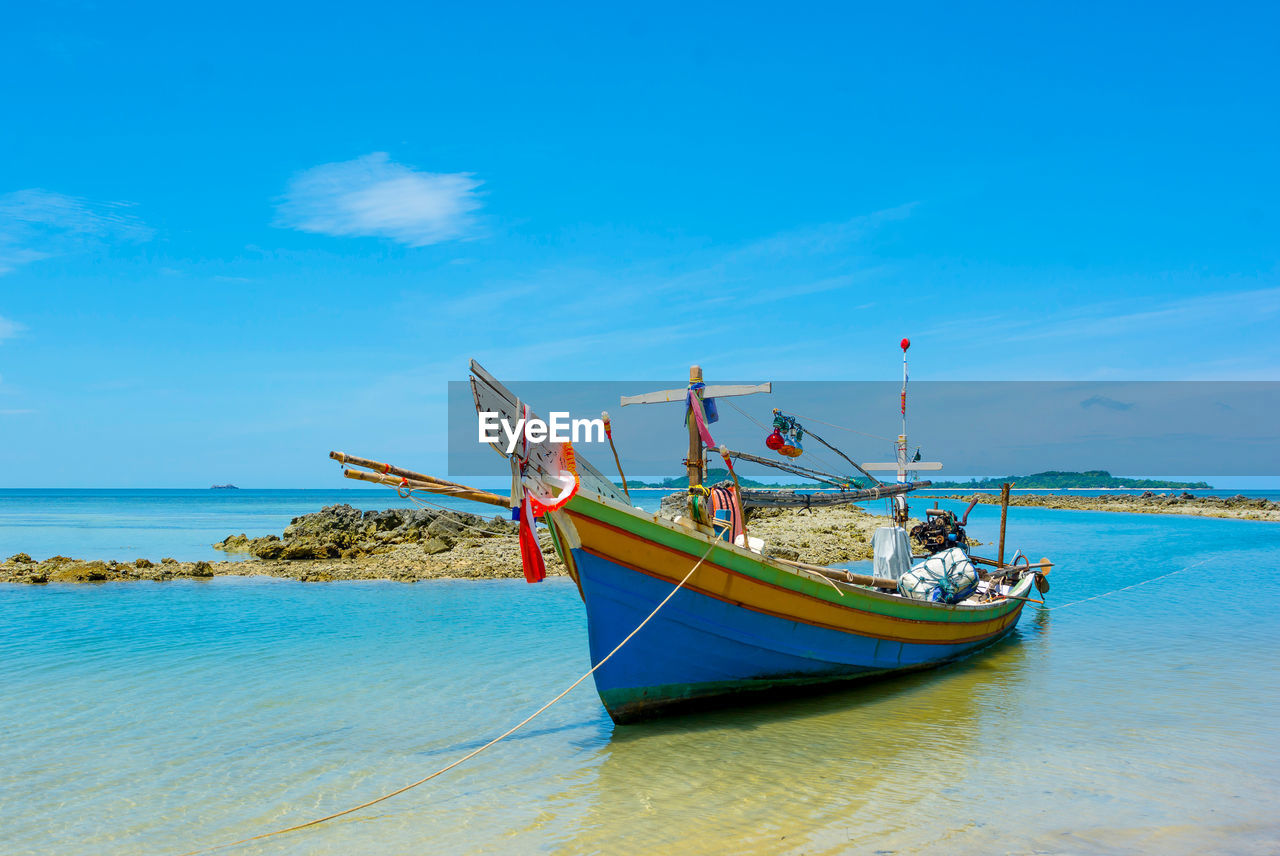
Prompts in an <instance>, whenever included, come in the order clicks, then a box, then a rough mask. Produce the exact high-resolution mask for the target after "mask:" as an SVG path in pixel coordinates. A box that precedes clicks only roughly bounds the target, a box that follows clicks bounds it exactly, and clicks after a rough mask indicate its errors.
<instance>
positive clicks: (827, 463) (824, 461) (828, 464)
mask: <svg viewBox="0 0 1280 856" xmlns="http://www.w3.org/2000/svg"><path fill="white" fill-rule="evenodd" d="M725 404H728V405H729V406H730V407H732V408H733V409H734V410H736V411H738V412H739V413H741V414H742V415H743V416H745V417H747V418H748V419H750V420H751V421H752V422H754V423H756V425H758V426H760V427H761V428H763V429H764V430H765V431H771V430H773V429H772V426H769V425H765V424H764V423H763V422H761V421H760V420H759V419H757V418H755V417H754V416H752V415H751V414H750V413H748V412H747V411H745V410H743V409H742V408H741V407H739V406H738V405H736V404H734V403H733V402H732V401H729V400H728V399H725ZM796 416H797V417H799V418H801V419H806V420H808V421H810V422H821V423H822V424H823V425H831V427H832V428H840V426H839V425H832V424H831V423H830V422H822V420H821V419H811V418H810V417H808V416H799V414H796ZM841 430H844V431H853V429H852V428H843V429H841ZM805 433H806V434H808V435H809V436H810V437H812V438H813V439H815V440H817V441H818V442H819V443H821V444H822V445H824V446H826V447H827V448H828V449H830V450H831V451H833V452H835V453H836V454H837V455H839V456H840V457H842V458H844V459H845V460H846V461H848V462H849V463H850V464H853V466H854V468H855V469H856V470H857V471H858V472H860V473H862V474H863V475H864V476H866V477H867V478H869V479H871V481H872V483H873V484H883V482H881V481H880V480H879V479H878V478H876V477H875V476H873V475H871V473H869V472H867V471H866V470H864V469H863V468H862V467H861V466H859V465H858V464H857V463H855V462H854V460H853V459H852V458H850V457H849V456H848V455H846V454H845V453H844V452H842V451H840V450H839V449H837V448H836V447H835V446H833V445H831V444H830V443H828V442H827V441H826V440H824V439H822V438H821V437H819V436H818V435H817V434H815V433H813V432H812V431H805ZM853 433H855V434H861V433H862V432H861V431H853ZM866 436H868V437H875V439H877V440H883V439H885V438H883V437H876V436H875V435H874V434H867V435H866ZM889 442H893V441H892V440H890V441H889ZM809 456H810V457H811V458H817V459H818V461H819V462H821V463H822V465H823V466H824V467H828V468H830V469H833V470H835V469H839V467H837V466H835V465H833V464H832V463H831V462H830V461H828V460H827V459H825V458H823V457H822V456H820V455H816V454H814V452H813V450H812V449H810V450H809ZM797 475H799V474H797Z"/></svg>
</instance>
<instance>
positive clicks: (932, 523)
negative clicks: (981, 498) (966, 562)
mask: <svg viewBox="0 0 1280 856" xmlns="http://www.w3.org/2000/svg"><path fill="white" fill-rule="evenodd" d="M974 504H976V501H975V502H974V503H970V505H969V508H968V509H966V510H965V513H964V517H963V518H960V517H956V513H955V512H954V511H945V510H942V509H938V508H930V509H929V510H928V511H926V512H925V522H924V523H921V524H918V525H916V526H913V527H911V538H912V540H914V541H915V542H916V543H917V544H920V545H921V546H923V547H924V549H925V552H927V553H929V554H933V553H940V552H942V551H943V550H949V549H951V548H952V547H959V548H961V549H962V550H964V551H965V552H966V553H967V552H969V539H968V538H967V537H966V536H965V533H964V527H965V524H966V523H967V522H968V521H969V512H970V511H972V510H973V506H974Z"/></svg>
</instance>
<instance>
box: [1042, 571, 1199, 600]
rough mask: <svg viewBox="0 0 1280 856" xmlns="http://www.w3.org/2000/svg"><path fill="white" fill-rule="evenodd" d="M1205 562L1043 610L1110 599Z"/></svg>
mask: <svg viewBox="0 0 1280 856" xmlns="http://www.w3.org/2000/svg"><path fill="white" fill-rule="evenodd" d="M1207 561H1209V560H1208V559H1201V560H1200V561H1198V562H1194V563H1192V564H1190V565H1187V566H1186V567H1185V568H1178V570H1176V571H1170V572H1169V573H1167V574H1161V575H1160V576H1158V577H1152V578H1151V579H1149V580H1140V581H1138V582H1136V583H1133V584H1132V585H1127V586H1125V587H1123V588H1118V589H1113V590H1111V591H1104V592H1103V593H1102V594H1095V595H1094V596H1093V597H1086V598H1082V599H1080V600H1073V601H1071V602H1070V603H1060V604H1058V605H1057V606H1046V607H1045V609H1066V608H1067V607H1068V606H1076V605H1077V604H1081V603H1088V602H1089V601H1091V600H1098V599H1099V598H1104V597H1110V596H1111V595H1113V594H1119V593H1120V592H1122V591H1128V590H1129V589H1135V588H1137V587H1138V586H1145V585H1146V584H1147V583H1154V582H1155V581H1156V580H1162V579H1164V578H1165V577H1171V576H1173V575H1174V574H1181V573H1184V572H1186V571H1189V570H1191V569H1192V568H1198V567H1199V566H1201V565H1203V564H1204V563H1205V562H1207Z"/></svg>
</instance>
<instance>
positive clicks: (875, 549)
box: [871, 526, 911, 580]
mask: <svg viewBox="0 0 1280 856" xmlns="http://www.w3.org/2000/svg"><path fill="white" fill-rule="evenodd" d="M871 552H872V555H873V556H874V557H875V558H874V565H873V566H874V568H875V570H874V571H873V573H874V575H875V576H877V577H883V578H885V579H890V580H899V579H902V575H903V574H905V573H906V572H907V571H909V570H911V539H909V538H908V537H907V530H905V529H903V528H902V527H901V526H881V527H880V528H879V529H877V530H876V531H875V534H874V535H872V536H871Z"/></svg>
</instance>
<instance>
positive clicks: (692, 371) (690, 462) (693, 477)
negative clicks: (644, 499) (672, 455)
mask: <svg viewBox="0 0 1280 856" xmlns="http://www.w3.org/2000/svg"><path fill="white" fill-rule="evenodd" d="M695 383H702V366H689V384H690V385H693V384H695ZM702 392H703V391H702V390H701V389H698V390H694V393H693V394H694V395H696V396H698V400H699V401H701V400H702ZM685 464H686V465H687V466H688V472H689V497H688V500H687V503H688V509H689V519H690V520H692V521H694V522H695V523H697V522H699V521H698V516H697V515H696V514H694V513H693V488H694V487H695V486H696V485H700V484H702V482H703V464H702V435H701V434H700V433H698V420H697V418H696V417H695V416H694V415H693V414H692V413H690V414H689V457H688V459H687V460H686V461H685Z"/></svg>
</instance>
